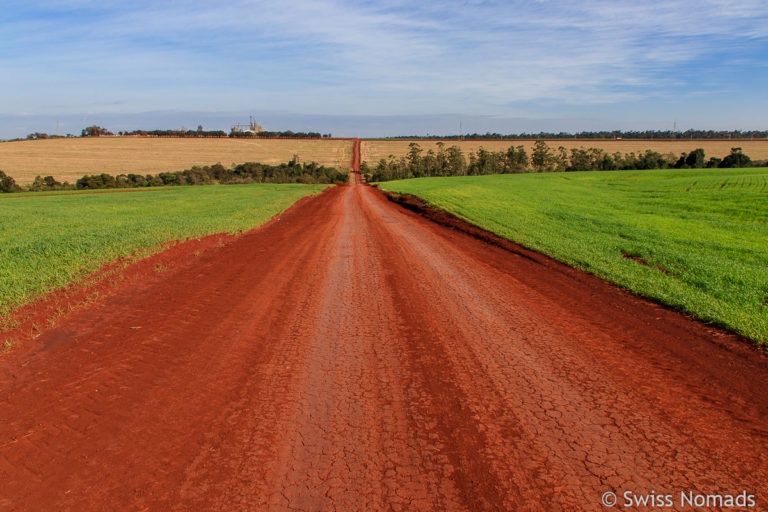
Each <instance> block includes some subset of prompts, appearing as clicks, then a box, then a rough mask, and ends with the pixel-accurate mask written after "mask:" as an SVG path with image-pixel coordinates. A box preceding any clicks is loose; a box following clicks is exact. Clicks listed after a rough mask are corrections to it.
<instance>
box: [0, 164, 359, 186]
mask: <svg viewBox="0 0 768 512" xmlns="http://www.w3.org/2000/svg"><path fill="white" fill-rule="evenodd" d="M347 181H348V175H347V174H346V173H344V172H341V171H339V170H338V169H336V168H335V167H325V166H322V165H318V164H317V163H315V162H307V163H301V162H299V159H298V157H296V156H294V157H293V159H292V160H291V161H290V162H288V163H284V164H280V165H269V164H262V163H256V162H246V163H244V164H240V165H236V166H235V167H233V168H231V169H227V168H226V167H224V166H223V165H221V164H214V165H205V166H197V165H196V166H193V167H192V168H190V169H187V170H184V171H176V172H161V173H159V174H156V175H153V174H146V175H142V174H118V175H117V176H113V175H111V174H106V173H101V174H88V175H85V176H83V177H82V178H80V179H78V180H77V181H76V182H75V183H74V184H70V183H68V182H66V181H65V182H60V181H58V180H56V179H55V178H53V177H52V176H46V177H44V178H43V177H41V176H37V177H36V178H35V180H34V181H33V182H32V184H31V185H29V186H28V187H27V188H26V190H29V191H32V192H42V191H54V190H99V189H110V188H141V187H164V186H180V185H215V184H234V183H308V184H313V183H346V182H347ZM23 190H25V189H23V188H22V187H20V186H18V185H17V184H16V182H15V180H14V179H13V178H11V177H10V176H7V175H6V174H5V173H4V172H3V171H0V191H2V192H22V191H23Z"/></svg>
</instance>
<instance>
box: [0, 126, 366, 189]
mask: <svg viewBox="0 0 768 512" xmlns="http://www.w3.org/2000/svg"><path fill="white" fill-rule="evenodd" d="M352 145H353V143H352V141H347V140H299V139H230V138H222V139H197V138H171V137H169V138H152V137H95V138H75V139H53V140H34V141H16V142H6V143H2V144H0V169H2V170H3V171H5V173H6V174H8V175H10V176H13V177H14V178H15V179H16V181H17V182H18V183H20V184H26V183H31V182H32V180H34V179H35V176H37V175H41V176H48V175H50V176H53V177H54V178H56V179H58V180H59V181H65V180H66V181H69V182H70V183H72V182H74V181H75V180H77V179H78V178H80V177H82V176H83V175H84V174H93V173H107V174H120V173H125V174H128V173H135V174H148V173H149V174H157V173H159V172H173V171H181V170H184V169H188V168H190V167H192V166H193V165H212V164H215V163H217V162H221V163H222V164H223V165H225V166H229V165H231V164H241V163H243V162H261V163H265V164H280V163H284V162H288V161H289V160H290V159H291V158H293V155H298V156H299V159H300V160H301V161H302V162H312V161H314V162H317V163H319V164H321V165H325V166H329V167H338V168H340V169H349V163H350V162H351V161H352Z"/></svg>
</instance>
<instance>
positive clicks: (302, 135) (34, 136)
mask: <svg viewBox="0 0 768 512" xmlns="http://www.w3.org/2000/svg"><path fill="white" fill-rule="evenodd" d="M117 134H118V135H120V136H125V137H131V136H133V137H192V138H194V137H200V138H211V137H222V138H224V137H234V138H263V139H330V138H332V137H333V136H332V135H331V134H330V133H318V132H294V131H291V130H287V131H282V132H272V131H260V132H255V133H254V132H251V131H239V130H234V129H233V130H232V131H231V132H230V133H229V134H227V132H225V131H224V130H204V129H203V127H202V125H201V126H198V127H197V129H196V130H131V131H119V132H117ZM108 136H114V133H112V132H111V131H109V130H107V129H106V128H103V127H101V126H97V125H93V126H88V127H86V128H83V129H82V131H81V132H80V137H108ZM70 137H74V135H71V134H69V135H66V136H64V135H50V134H48V133H42V132H34V133H30V134H28V135H27V136H26V139H27V140H43V139H58V138H70ZM15 140H20V139H15Z"/></svg>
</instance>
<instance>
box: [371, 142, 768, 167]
mask: <svg viewBox="0 0 768 512" xmlns="http://www.w3.org/2000/svg"><path fill="white" fill-rule="evenodd" d="M411 142H416V143H418V144H419V146H421V148H422V149H424V151H428V150H430V149H432V150H434V151H437V143H438V142H440V141H431V140H413V141H411V140H363V143H362V147H361V153H362V155H361V160H362V161H363V162H366V163H368V165H375V164H376V163H378V161H379V160H381V159H382V158H389V155H395V157H400V156H402V155H405V154H407V153H408V145H409V144H410V143H411ZM442 142H443V143H444V144H445V146H446V147H448V146H454V145H456V146H459V147H460V148H461V149H462V151H463V152H464V154H465V155H468V154H469V153H474V152H476V151H477V150H478V149H480V148H481V147H482V148H485V149H487V150H488V151H504V150H506V149H507V148H509V147H510V146H523V147H525V150H526V151H527V152H528V155H530V154H531V151H532V149H533V144H534V143H535V142H536V141H535V140H507V141H503V140H464V141H454V140H446V141H442ZM545 142H546V143H547V144H548V145H549V147H551V148H552V149H556V148H557V147H558V146H563V147H565V148H566V149H567V150H571V149H573V148H599V149H602V150H604V151H605V152H607V153H609V154H613V153H616V152H619V153H633V152H634V153H636V154H638V153H643V152H645V151H646V150H648V149H651V150H653V151H658V152H659V153H661V154H667V153H671V154H673V155H675V156H679V155H680V154H681V153H690V152H691V151H693V150H694V149H696V148H703V149H704V153H705V154H706V155H707V159H709V158H710V157H713V156H714V157H718V158H722V157H724V156H726V155H728V154H729V153H730V152H731V148H733V147H740V148H742V150H743V152H744V154H745V155H748V156H749V157H750V158H752V159H753V160H764V159H768V140H755V141H750V140H733V141H731V140H571V139H555V140H547V141H545Z"/></svg>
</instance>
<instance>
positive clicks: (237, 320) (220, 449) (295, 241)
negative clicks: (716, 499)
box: [0, 185, 768, 511]
mask: <svg viewBox="0 0 768 512" xmlns="http://www.w3.org/2000/svg"><path fill="white" fill-rule="evenodd" d="M188 260H189V262H186V263H180V264H179V265H178V266H177V267H175V268H173V269H169V270H168V271H166V272H164V273H162V274H159V275H158V277H157V278H156V279H149V280H147V281H145V282H144V283H143V284H142V285H140V286H131V287H126V288H125V289H123V290H121V291H120V293H118V294H114V295H112V296H111V297H106V298H104V299H102V300H101V301H99V302H97V303H95V304H93V305H91V306H88V307H87V308H83V309H81V310H78V311H76V312H74V313H72V314H70V315H68V316H66V317H64V318H63V319H61V321H60V322H59V324H58V325H57V327H56V328H54V329H52V330H49V331H48V332H45V333H44V334H43V335H42V336H40V337H39V338H38V339H36V340H35V341H34V342H30V343H28V344H27V345H25V346H24V347H21V348H20V349H19V350H16V351H13V352H11V353H10V354H8V355H6V356H5V357H3V358H2V359H0V509H1V510H77V511H83V510H137V511H138V510H189V511H193V510H194V511H209V510H221V511H235V510H237V511H240V510H243V511H245V510H249V511H250V510H252V511H262V510H306V511H320V510H339V511H354V510H457V511H458V510H519V511H534V510H541V511H559V510H584V511H590V510H595V511H598V510H607V509H606V508H604V507H603V505H602V504H601V497H602V496H603V493H605V492H608V491H613V492H617V493H619V499H620V500H622V499H623V498H622V496H623V494H622V493H624V492H626V491H632V492H634V493H636V494H637V495H643V494H647V493H650V492H651V491H655V492H656V493H670V494H671V493H675V500H677V499H678V498H677V494H679V493H680V492H681V491H694V492H700V493H721V494H722V493H726V494H737V493H740V492H742V491H747V492H748V493H750V494H754V495H756V496H757V500H758V501H757V507H756V508H754V510H760V509H763V510H765V509H766V506H768V505H767V504H768V502H767V501H766V498H768V393H766V389H767V386H766V385H767V384H768V368H767V366H766V361H765V358H763V357H762V356H760V355H759V354H758V353H757V352H756V351H755V350H753V349H751V348H750V347H749V346H748V345H747V344H745V343H743V342H740V341H738V340H736V339H735V338H733V337H731V336H730V335H726V334H723V333H721V332H718V331H715V330H713V329H710V328H707V327H706V326H703V325H701V324H698V323H695V322H692V321H690V320H688V319H687V318H685V317H683V316H681V315H679V314H677V313H674V312H670V311H667V310H665V309H663V308H661V307H659V306H656V305H653V304H650V303H648V302H645V301H643V300H640V299H637V298H635V297H633V296H631V295H629V294H627V293H625V292H622V291H620V290H617V289H615V288H613V287H612V286H609V285H607V284H605V283H603V282H601V281H599V280H597V279H595V278H592V277H590V276H586V275H584V274H581V273H579V272H576V271H573V270H570V269H567V268H565V267H563V266H560V265H557V264H555V263H553V262H551V261H549V260H547V259H546V258H543V257H540V256H537V255H534V254H531V253H527V252H525V251H518V252H517V253H516V252H510V251H508V250H504V249H502V248H499V247H494V246H491V245H489V244H486V243H483V242H481V241H479V240H477V239H475V238H472V237H470V236H467V235H465V234H463V233H460V232H458V231H455V230H451V229H448V228H446V227H444V226H440V225H437V224H435V223H432V222H429V221H427V220H425V219H423V218H422V217H420V216H418V215H417V214H415V213H411V212H410V211H407V210H405V209H403V208H401V207H400V206H398V205H395V204H393V203H391V202H389V201H388V200H387V199H386V198H385V197H384V196H383V195H382V194H381V193H380V192H378V191H377V190H375V189H372V188H370V187H367V186H364V185H347V186H340V187H336V188H333V189H330V190H328V191H326V192H324V193H323V194H321V195H319V196H317V197H315V198H313V199H311V200H308V201H303V202H302V203H301V204H300V205H298V206H296V207H294V208H292V209H291V210H289V211H288V212H286V213H285V214H283V215H282V216H281V217H280V220H279V221H278V220H276V221H274V222H272V223H270V224H268V225H266V226H264V227H262V228H260V229H258V230H256V231H254V232H251V233H248V234H245V235H244V236H242V237H240V238H238V239H236V240H234V241H233V242H231V243H228V244H226V245H225V246H223V247H220V248H216V249H213V250H211V251H207V252H205V253H203V254H200V255H198V256H195V255H189V257H188ZM185 261H186V260H185ZM619 503H620V504H621V503H622V502H621V501H620V502H619ZM617 508H620V509H621V510H634V509H636V507H618V506H617ZM710 508H713V509H714V508H716V507H710ZM639 509H640V510H649V508H643V507H639ZM677 509H680V507H677V506H676V507H674V508H671V509H670V510H677ZM683 509H684V510H693V509H692V508H687V509H686V508H683ZM706 509H707V507H702V508H699V509H697V510H706Z"/></svg>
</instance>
